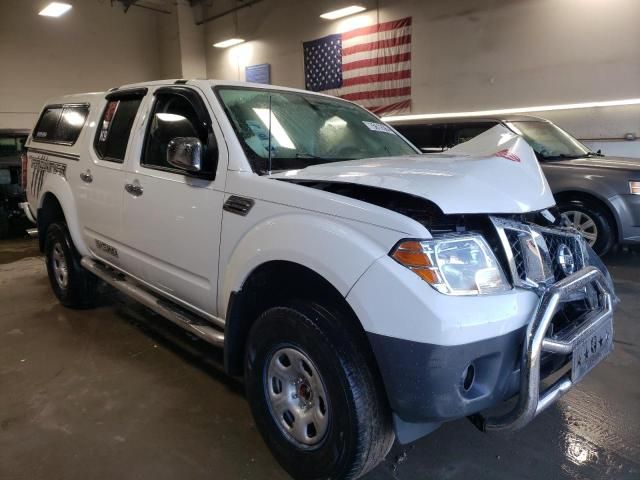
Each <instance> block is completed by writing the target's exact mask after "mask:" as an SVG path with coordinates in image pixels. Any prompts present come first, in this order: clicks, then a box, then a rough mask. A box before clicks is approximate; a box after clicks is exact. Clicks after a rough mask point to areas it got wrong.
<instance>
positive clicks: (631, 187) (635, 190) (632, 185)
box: [629, 180, 640, 195]
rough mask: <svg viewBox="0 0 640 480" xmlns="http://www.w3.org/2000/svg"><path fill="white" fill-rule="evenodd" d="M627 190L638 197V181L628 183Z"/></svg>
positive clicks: (639, 189) (639, 184)
mask: <svg viewBox="0 0 640 480" xmlns="http://www.w3.org/2000/svg"><path fill="white" fill-rule="evenodd" d="M629 190H631V193H633V194H634V195H640V181H638V180H631V181H630V182H629Z"/></svg>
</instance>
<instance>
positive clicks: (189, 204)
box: [121, 86, 227, 315]
mask: <svg viewBox="0 0 640 480" xmlns="http://www.w3.org/2000/svg"><path fill="white" fill-rule="evenodd" d="M147 108H148V112H147V115H146V117H147V125H146V131H145V136H144V140H143V142H142V146H141V149H140V154H139V156H138V159H137V160H138V161H134V162H132V163H131V165H130V166H131V168H130V169H129V171H128V172H127V173H126V175H125V184H124V185H123V186H122V187H121V188H123V189H124V215H123V217H124V218H123V236H124V241H125V243H126V245H127V247H128V250H129V252H130V253H131V255H132V256H134V257H135V264H136V270H137V272H136V273H137V276H139V277H141V279H142V280H144V281H145V282H146V283H147V284H148V285H149V286H151V287H153V288H154V289H155V290H157V291H159V292H160V293H162V294H164V295H165V296H167V297H169V298H171V299H172V300H174V301H177V302H178V303H180V304H182V305H183V306H186V307H188V308H191V309H192V310H195V311H197V312H199V313H207V314H211V315H216V313H217V312H216V300H217V298H216V296H217V276H218V252H219V242H220V227H221V222H222V204H223V197H224V194H223V187H224V180H225V178H224V177H225V174H226V165H227V158H226V156H227V152H226V149H225V147H224V142H222V141H220V142H218V141H217V139H221V132H220V131H219V130H218V127H217V124H215V125H214V123H213V122H212V118H213V116H212V114H211V113H210V111H209V110H208V108H207V106H206V104H205V102H204V100H203V98H202V96H201V94H200V93H199V91H198V90H196V89H195V88H192V87H187V86H175V87H161V88H159V89H157V90H156V91H155V92H154V95H153V99H152V100H151V102H150V104H149V105H148V106H147ZM214 128H215V129H216V131H215V132H214ZM178 137H197V138H198V139H199V140H200V142H201V143H202V145H203V151H204V152H205V153H204V155H206V156H207V158H208V161H209V162H211V173H212V174H211V175H209V176H203V175H199V174H193V173H189V172H187V171H185V170H181V169H179V168H177V167H175V166H173V165H171V164H169V163H168V162H167V146H168V144H169V142H170V141H171V140H173V139H175V138H178Z"/></svg>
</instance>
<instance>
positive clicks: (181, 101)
mask: <svg viewBox="0 0 640 480" xmlns="http://www.w3.org/2000/svg"><path fill="white" fill-rule="evenodd" d="M156 96H157V99H156V102H155V105H154V107H153V112H152V115H151V121H150V123H149V128H148V131H147V141H146V145H145V149H144V156H143V158H142V164H143V165H145V166H147V167H152V168H158V169H161V170H176V168H175V167H173V166H171V165H169V163H168V162H167V146H168V144H169V142H170V141H171V140H173V139H174V138H176V137H196V138H198V139H200V141H201V142H202V145H203V146H206V145H207V141H208V128H207V127H206V126H205V125H204V124H203V122H202V121H201V120H200V117H199V115H198V113H197V112H196V109H195V108H194V106H193V105H192V103H191V102H190V101H189V100H188V99H187V98H186V97H185V96H183V95H180V94H173V93H161V94H158V95H156ZM180 173H184V172H182V171H181V172H180Z"/></svg>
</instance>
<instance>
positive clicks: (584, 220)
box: [559, 200, 615, 256]
mask: <svg viewBox="0 0 640 480" xmlns="http://www.w3.org/2000/svg"><path fill="white" fill-rule="evenodd" d="M559 208H560V211H561V212H562V215H563V216H564V217H565V218H566V219H567V221H568V222H569V224H570V225H571V226H572V227H574V228H575V229H576V230H578V232H580V234H581V235H582V236H583V237H584V239H585V240H586V241H587V243H588V244H589V246H590V247H591V248H593V249H594V250H595V252H596V253H597V254H598V255H600V256H603V255H606V254H607V253H608V252H609V251H610V250H611V248H612V247H613V246H614V244H615V227H614V226H613V225H612V224H611V222H610V220H609V216H608V214H607V212H606V211H605V210H604V209H603V208H602V207H601V206H599V205H597V204H595V203H593V202H589V201H584V200H570V201H568V202H564V203H562V204H560V205H559Z"/></svg>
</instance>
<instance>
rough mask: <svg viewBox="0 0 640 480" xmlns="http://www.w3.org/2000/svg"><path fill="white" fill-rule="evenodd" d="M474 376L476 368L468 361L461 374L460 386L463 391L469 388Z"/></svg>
mask: <svg viewBox="0 0 640 480" xmlns="http://www.w3.org/2000/svg"><path fill="white" fill-rule="evenodd" d="M475 377H476V368H475V367H474V366H473V363H470V364H469V366H468V367H467V368H466V369H465V371H464V373H463V374H462V388H463V389H464V391H465V392H468V391H469V390H471V387H472V386H473V381H474V380H475Z"/></svg>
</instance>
